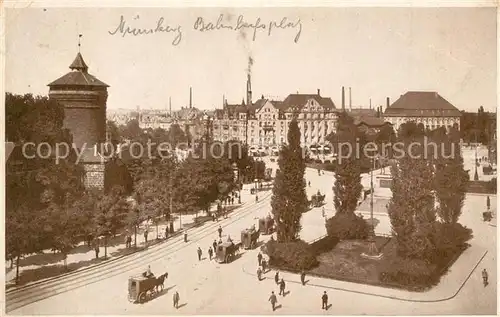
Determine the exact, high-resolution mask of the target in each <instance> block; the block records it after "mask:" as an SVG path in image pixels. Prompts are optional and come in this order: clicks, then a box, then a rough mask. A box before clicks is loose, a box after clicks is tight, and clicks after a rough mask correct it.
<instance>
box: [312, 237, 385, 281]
mask: <svg viewBox="0 0 500 317" xmlns="http://www.w3.org/2000/svg"><path fill="white" fill-rule="evenodd" d="M390 240H391V239H390V238H386V237H376V238H375V243H376V245H377V248H378V250H381V249H382V251H383V250H384V249H385V247H386V246H387V244H388V242H390ZM366 251H368V243H367V242H366V241H361V240H347V241H341V242H339V243H338V244H337V245H336V246H335V248H333V249H332V250H331V251H330V252H325V253H322V254H320V255H319V256H318V257H317V259H318V261H319V262H320V264H319V266H317V267H316V268H314V269H312V270H311V271H310V273H313V274H317V275H320V276H324V277H329V278H333V279H339V280H348V281H353V282H360V283H368V284H379V283H380V281H379V277H378V276H379V267H380V265H379V264H380V261H379V260H372V259H367V258H365V257H362V256H361V254H362V253H363V252H366Z"/></svg>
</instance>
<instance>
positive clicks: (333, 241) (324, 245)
mask: <svg viewBox="0 0 500 317" xmlns="http://www.w3.org/2000/svg"><path fill="white" fill-rule="evenodd" d="M339 241H340V240H339V239H338V238H337V237H332V236H328V235H326V236H324V237H323V238H321V239H319V240H317V241H314V242H313V243H311V244H310V245H309V248H310V250H311V252H312V253H314V254H315V255H319V254H321V253H325V252H328V251H331V250H332V249H333V248H334V247H335V246H336V245H337V243H339Z"/></svg>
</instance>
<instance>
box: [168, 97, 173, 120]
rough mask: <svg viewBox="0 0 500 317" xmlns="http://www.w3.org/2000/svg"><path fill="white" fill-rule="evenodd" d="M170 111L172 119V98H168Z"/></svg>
mask: <svg viewBox="0 0 500 317" xmlns="http://www.w3.org/2000/svg"><path fill="white" fill-rule="evenodd" d="M168 111H169V113H170V117H172V97H168Z"/></svg>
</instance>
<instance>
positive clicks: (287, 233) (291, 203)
mask: <svg viewBox="0 0 500 317" xmlns="http://www.w3.org/2000/svg"><path fill="white" fill-rule="evenodd" d="M287 138H288V143H287V145H285V146H284V147H283V148H282V149H281V151H280V155H279V159H278V165H279V171H277V173H276V179H275V183H274V187H273V196H272V198H271V207H272V213H273V215H274V221H275V223H276V231H277V237H278V242H292V241H295V240H296V239H297V237H298V234H299V232H300V228H301V224H300V218H301V217H302V213H303V212H305V211H307V208H308V199H307V196H306V190H305V188H306V181H305V179H304V172H305V160H304V157H303V151H302V148H301V147H300V130H299V126H298V124H297V120H296V119H294V120H292V122H290V125H289V128H288V136H287Z"/></svg>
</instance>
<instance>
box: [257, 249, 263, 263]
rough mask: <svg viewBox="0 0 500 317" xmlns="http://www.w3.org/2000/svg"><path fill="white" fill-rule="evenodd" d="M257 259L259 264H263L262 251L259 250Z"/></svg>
mask: <svg viewBox="0 0 500 317" xmlns="http://www.w3.org/2000/svg"><path fill="white" fill-rule="evenodd" d="M257 260H258V261H259V266H261V264H262V253H260V252H259V254H258V255H257Z"/></svg>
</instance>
